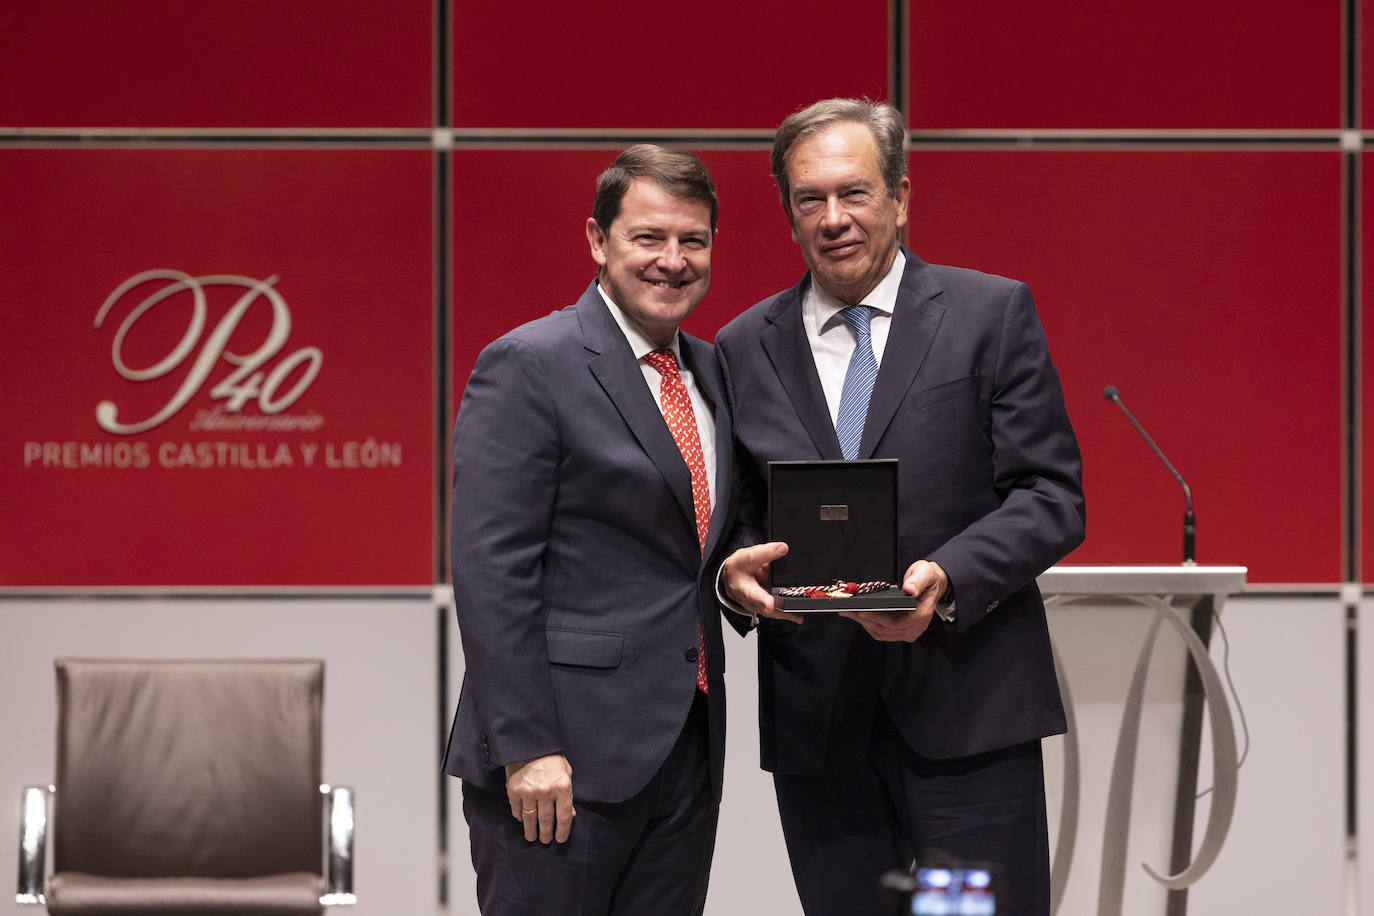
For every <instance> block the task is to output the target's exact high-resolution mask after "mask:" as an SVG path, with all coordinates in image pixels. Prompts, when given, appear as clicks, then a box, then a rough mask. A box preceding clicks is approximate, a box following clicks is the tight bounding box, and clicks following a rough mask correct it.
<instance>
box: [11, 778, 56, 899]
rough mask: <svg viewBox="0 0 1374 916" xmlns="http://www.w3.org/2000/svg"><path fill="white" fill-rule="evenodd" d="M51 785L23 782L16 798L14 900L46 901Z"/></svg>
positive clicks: (52, 792)
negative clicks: (17, 866)
mask: <svg viewBox="0 0 1374 916" xmlns="http://www.w3.org/2000/svg"><path fill="white" fill-rule="evenodd" d="M54 791H55V790H54V789H53V787H52V786H25V787H24V791H23V793H22V794H21V795H20V799H19V889H18V891H17V892H16V893H15V895H14V902H15V903H23V904H38V905H42V904H45V903H47V895H46V893H45V891H46V890H47V886H46V880H47V871H46V866H47V859H48V821H49V820H50V818H51V815H52V799H53V794H54Z"/></svg>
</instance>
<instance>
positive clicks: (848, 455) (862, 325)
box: [835, 305, 878, 460]
mask: <svg viewBox="0 0 1374 916" xmlns="http://www.w3.org/2000/svg"><path fill="white" fill-rule="evenodd" d="M840 317H841V318H843V319H844V322H845V324H847V325H849V329H850V330H851V331H853V332H854V340H855V344H854V352H853V353H852V354H851V355H850V357H849V368H848V369H846V370H845V373H844V388H843V390H841V392H840V410H839V414H838V415H837V416H836V417H835V435H836V436H838V437H839V440H840V454H842V455H844V457H845V459H846V460H849V459H852V458H853V457H854V456H855V455H857V454H859V443H860V442H861V441H863V437H864V418H865V417H867V416H868V399H869V397H871V396H872V394H873V380H874V379H876V378H877V377H878V361H877V360H876V359H875V358H874V357H873V335H872V333H871V331H872V329H871V327H870V325H871V323H872V321H873V310H872V309H870V308H869V307H868V306H866V305H851V306H849V307H848V308H843V309H840Z"/></svg>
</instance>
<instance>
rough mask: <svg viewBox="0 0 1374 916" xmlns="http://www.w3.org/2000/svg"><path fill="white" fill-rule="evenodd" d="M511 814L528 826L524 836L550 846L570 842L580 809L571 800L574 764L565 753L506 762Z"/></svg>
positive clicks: (507, 793) (507, 796)
mask: <svg viewBox="0 0 1374 916" xmlns="http://www.w3.org/2000/svg"><path fill="white" fill-rule="evenodd" d="M506 798H507V800H509V801H510V813H511V817H513V818H515V819H516V820H517V821H520V822H521V823H522V824H524V825H525V839H526V840H527V841H528V842H531V843H533V842H534V841H535V840H539V842H541V843H543V844H545V845H548V844H549V843H551V842H553V841H555V840H557V841H558V842H559V843H566V842H567V841H568V834H569V832H571V830H572V821H573V818H574V817H575V816H576V815H577V812H576V811H574V810H573V803H572V766H571V765H570V764H569V763H568V758H566V757H564V756H563V755H562V754H549V755H548V756H546V757H535V758H534V759H533V760H525V761H521V762H519V763H508V764H506Z"/></svg>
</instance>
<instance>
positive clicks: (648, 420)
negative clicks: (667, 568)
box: [576, 283, 696, 532]
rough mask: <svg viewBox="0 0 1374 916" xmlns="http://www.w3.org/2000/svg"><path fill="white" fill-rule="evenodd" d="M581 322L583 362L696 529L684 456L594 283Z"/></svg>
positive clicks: (579, 307) (579, 304)
mask: <svg viewBox="0 0 1374 916" xmlns="http://www.w3.org/2000/svg"><path fill="white" fill-rule="evenodd" d="M576 309H577V317H578V321H579V322H580V324H581V325H582V345H583V346H584V347H585V348H586V349H587V350H588V351H590V354H589V359H588V360H587V368H588V369H590V370H591V373H592V375H593V376H595V378H596V381H597V383H598V384H600V386H601V388H602V390H603V391H605V392H606V396H607V397H608V398H610V399H611V403H613V404H614V405H615V409H616V410H618V411H619V412H620V416H621V417H623V418H624V420H625V425H626V426H628V427H629V428H630V432H631V433H632V434H633V435H634V437H635V439H636V440H637V441H638V442H639V445H640V447H641V448H643V449H644V452H645V454H647V455H648V456H649V460H650V461H652V462H653V463H654V466H655V467H657V468H658V472H659V473H660V474H662V475H663V480H664V481H665V482H666V483H667V484H668V489H669V490H671V491H672V494H673V497H674V498H675V499H676V500H677V502H678V506H679V507H680V508H681V509H682V511H683V514H684V516H685V517H686V519H687V520H688V521H689V522H690V523H691V525H692V530H693V532H695V531H696V507H695V505H694V504H693V502H692V475H691V474H690V473H689V472H688V470H687V464H686V462H684V461H683V460H682V453H681V452H680V451H678V447H677V443H676V442H674V441H673V434H672V433H670V432H669V431H668V426H667V424H665V423H664V422H663V414H662V413H660V412H659V409H658V405H656V404H655V403H654V396H653V395H652V394H650V393H649V388H648V386H647V385H645V384H644V375H643V373H642V372H641V371H640V368H639V364H638V363H637V362H636V361H635V358H634V353H633V352H632V351H631V350H630V344H629V342H628V341H627V340H626V339H625V335H624V334H623V333H621V330H620V328H619V327H618V326H617V325H616V323H615V319H614V318H612V317H611V313H610V310H609V309H607V308H606V303H605V302H603V301H602V299H601V293H599V292H598V291H597V288H596V284H595V283H593V284H592V285H591V286H590V287H589V288H588V289H587V291H586V292H585V293H583V294H582V298H581V299H579V300H578V301H577V305H576Z"/></svg>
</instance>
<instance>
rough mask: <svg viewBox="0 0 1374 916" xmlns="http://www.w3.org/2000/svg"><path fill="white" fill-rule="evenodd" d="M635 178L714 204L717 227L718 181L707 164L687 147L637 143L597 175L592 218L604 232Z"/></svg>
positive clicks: (672, 193) (712, 228) (682, 195)
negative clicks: (708, 169) (712, 175)
mask: <svg viewBox="0 0 1374 916" xmlns="http://www.w3.org/2000/svg"><path fill="white" fill-rule="evenodd" d="M636 178H646V179H648V180H649V181H652V182H653V183H654V184H656V185H658V186H659V187H661V188H662V189H663V190H665V191H667V192H668V193H669V194H671V195H673V196H674V197H681V198H684V199H686V200H699V201H701V202H702V203H704V204H706V205H707V206H708V207H710V208H711V231H712V232H715V231H716V211H717V203H716V182H715V180H714V179H713V178H711V173H710V172H709V171H707V169H706V164H705V163H703V162H702V161H701V160H700V159H698V158H697V156H696V154H694V153H689V152H688V151H687V150H681V149H668V148H667V147H663V146H656V145H655V144H652V143H636V144H635V145H634V146H631V147H629V148H628V149H626V150H625V151H624V152H623V153H621V154H620V155H619V156H617V157H616V158H615V162H613V163H611V167H610V168H608V169H606V171H604V172H602V173H601V176H600V177H599V178H597V179H596V195H595V196H594V197H593V198H592V219H594V220H596V224H597V225H598V226H600V227H601V231H602V232H610V231H611V223H612V222H614V221H615V218H616V217H617V216H619V215H620V202H621V200H622V199H624V197H625V192H626V191H628V190H630V184H631V183H632V182H633V181H634V180H635V179H636Z"/></svg>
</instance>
